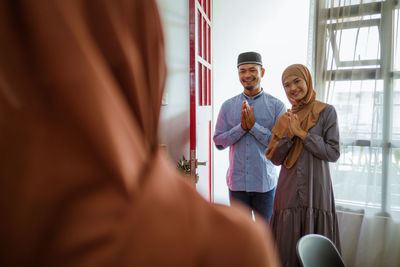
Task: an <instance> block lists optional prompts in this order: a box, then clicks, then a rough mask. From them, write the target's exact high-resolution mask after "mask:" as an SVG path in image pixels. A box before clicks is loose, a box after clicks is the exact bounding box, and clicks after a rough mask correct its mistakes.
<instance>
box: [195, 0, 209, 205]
mask: <svg viewBox="0 0 400 267" xmlns="http://www.w3.org/2000/svg"><path fill="white" fill-rule="evenodd" d="M211 10H212V0H190V4H189V12H190V14H189V27H190V29H189V30H190V164H191V175H192V178H193V179H196V178H195V177H196V175H198V182H197V184H196V189H197V191H198V192H199V193H200V194H201V195H202V196H203V197H204V198H206V199H207V200H209V201H213V188H212V185H213V178H212V167H213V166H212V156H213V155H212V147H211V146H212V143H211V142H212V95H213V94H212V60H211V58H212V57H211V27H212V24H211Z"/></svg>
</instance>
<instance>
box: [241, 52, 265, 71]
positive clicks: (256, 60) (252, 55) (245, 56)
mask: <svg viewBox="0 0 400 267" xmlns="http://www.w3.org/2000/svg"><path fill="white" fill-rule="evenodd" d="M243 64H258V65H260V66H262V61H261V55H260V54H259V53H257V52H244V53H241V54H240V55H239V56H238V60H237V67H238V68H239V66H240V65H243Z"/></svg>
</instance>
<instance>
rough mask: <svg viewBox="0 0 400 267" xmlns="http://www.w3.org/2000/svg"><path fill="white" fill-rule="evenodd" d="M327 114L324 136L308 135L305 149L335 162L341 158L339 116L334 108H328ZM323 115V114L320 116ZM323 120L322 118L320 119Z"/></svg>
mask: <svg viewBox="0 0 400 267" xmlns="http://www.w3.org/2000/svg"><path fill="white" fill-rule="evenodd" d="M326 112H327V114H326V115H325V116H324V119H325V122H324V127H323V136H319V135H317V134H312V133H310V132H309V133H308V135H307V137H306V138H305V139H304V141H303V144H304V148H305V149H307V150H308V151H309V152H310V153H311V154H313V155H314V156H315V157H317V158H319V159H321V160H326V161H329V162H335V161H337V160H338V158H339V156H340V141H339V126H338V123H337V114H336V110H335V108H334V107H333V106H327V107H326ZM320 115H322V114H320ZM319 119H321V117H320V118H319Z"/></svg>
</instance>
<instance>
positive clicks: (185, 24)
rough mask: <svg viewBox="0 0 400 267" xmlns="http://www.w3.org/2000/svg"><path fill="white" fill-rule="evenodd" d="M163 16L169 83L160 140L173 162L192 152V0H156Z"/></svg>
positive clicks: (161, 121)
mask: <svg viewBox="0 0 400 267" xmlns="http://www.w3.org/2000/svg"><path fill="white" fill-rule="evenodd" d="M157 3H158V6H159V10H160V15H161V18H162V23H163V29H164V37H165V46H166V59H167V68H168V76H167V84H166V88H165V93H164V99H163V100H164V102H167V105H163V106H162V108H161V118H160V139H161V140H160V142H161V143H163V144H166V145H167V151H168V152H169V155H170V156H171V159H172V160H173V161H174V162H177V161H178V159H180V158H181V157H182V155H185V157H186V158H188V156H189V141H190V140H189V137H190V135H189V126H190V124H189V2H188V1H187V0H174V1H170V0H157Z"/></svg>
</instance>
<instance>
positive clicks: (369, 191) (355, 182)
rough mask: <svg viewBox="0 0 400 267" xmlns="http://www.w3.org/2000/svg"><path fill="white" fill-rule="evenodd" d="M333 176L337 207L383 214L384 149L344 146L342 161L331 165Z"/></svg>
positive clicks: (340, 159)
mask: <svg viewBox="0 0 400 267" xmlns="http://www.w3.org/2000/svg"><path fill="white" fill-rule="evenodd" d="M331 173H332V181H333V187H334V192H335V199H336V202H337V204H339V205H344V206H350V207H352V208H355V209H361V208H369V209H370V210H371V211H373V212H379V211H380V206H381V204H380V203H381V176H382V149H381V148H377V147H359V146H342V147H341V155H340V158H339V161H338V162H336V163H335V164H332V168H331Z"/></svg>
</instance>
